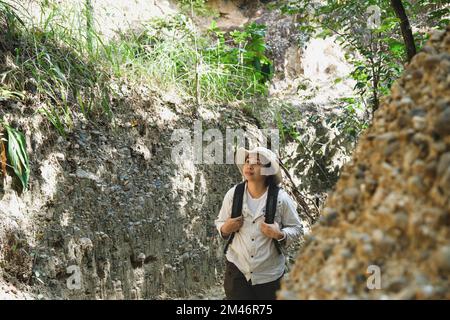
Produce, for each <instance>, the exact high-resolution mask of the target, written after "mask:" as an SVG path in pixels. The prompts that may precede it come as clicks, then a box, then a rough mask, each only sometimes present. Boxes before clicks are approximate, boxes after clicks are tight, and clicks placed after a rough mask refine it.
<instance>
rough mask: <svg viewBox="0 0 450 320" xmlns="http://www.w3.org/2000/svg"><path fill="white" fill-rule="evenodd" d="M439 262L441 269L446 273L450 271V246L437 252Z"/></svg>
mask: <svg viewBox="0 0 450 320" xmlns="http://www.w3.org/2000/svg"><path fill="white" fill-rule="evenodd" d="M437 262H438V264H439V267H440V268H442V269H443V270H445V271H450V246H444V247H441V248H440V249H439V251H438V252H437Z"/></svg>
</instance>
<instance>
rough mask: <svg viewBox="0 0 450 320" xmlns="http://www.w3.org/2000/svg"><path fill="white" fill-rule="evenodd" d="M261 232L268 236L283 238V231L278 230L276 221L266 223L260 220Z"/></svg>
mask: <svg viewBox="0 0 450 320" xmlns="http://www.w3.org/2000/svg"><path fill="white" fill-rule="evenodd" d="M261 232H262V233H263V234H264V235H265V236H266V237H269V238H273V239H276V240H281V239H283V238H284V233H283V232H282V231H281V230H280V226H279V225H278V223H276V222H275V223H272V224H268V223H265V222H261Z"/></svg>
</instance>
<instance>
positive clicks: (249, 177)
mask: <svg viewBox="0 0 450 320" xmlns="http://www.w3.org/2000/svg"><path fill="white" fill-rule="evenodd" d="M235 162H236V165H237V166H238V168H239V171H240V172H241V174H242V175H243V177H244V179H245V182H244V183H245V187H244V189H242V190H244V191H243V201H242V214H241V215H240V216H239V217H236V218H232V217H231V213H232V206H233V197H234V194H235V190H236V188H237V185H236V186H234V187H233V188H231V189H230V190H228V192H227V193H226V195H225V198H224V200H223V204H222V208H221V210H220V212H219V216H218V218H217V219H216V220H215V225H216V227H217V230H218V231H219V234H220V235H221V237H222V238H223V239H224V240H228V241H229V240H230V238H231V240H232V242H231V243H230V244H229V247H227V250H226V251H227V252H226V270H225V279H224V289H225V294H226V298H227V299H232V300H238V299H252V300H253V299H264V300H270V299H275V298H276V291H277V290H278V289H279V287H280V280H281V278H282V276H283V274H284V272H285V257H284V254H283V253H282V252H281V251H279V250H278V248H277V247H279V246H280V247H286V246H288V245H289V244H290V243H291V242H292V241H293V240H295V239H297V238H298V237H299V236H300V235H301V233H302V228H301V222H300V219H299V217H298V214H297V211H296V204H295V202H294V201H293V200H292V199H291V197H290V196H289V195H288V194H287V193H286V192H285V191H284V190H282V189H280V190H279V192H278V197H277V203H276V211H275V217H274V222H273V223H266V222H265V212H266V202H267V198H268V191H269V189H270V186H271V185H272V189H271V190H273V189H274V188H275V187H274V186H278V184H279V183H280V182H281V180H282V178H281V171H280V167H279V164H278V159H277V157H276V155H275V153H273V152H272V151H270V150H269V149H266V148H263V147H257V148H255V149H253V150H250V151H249V150H245V149H244V148H240V149H238V151H237V152H236V159H235ZM275 189H276V190H278V188H275ZM239 190H240V189H239ZM274 239H275V240H274ZM275 242H278V244H279V245H278V244H276V243H275Z"/></svg>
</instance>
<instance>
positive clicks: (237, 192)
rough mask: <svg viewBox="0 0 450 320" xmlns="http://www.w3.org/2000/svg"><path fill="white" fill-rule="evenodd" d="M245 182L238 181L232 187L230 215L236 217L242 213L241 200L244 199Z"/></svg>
mask: <svg viewBox="0 0 450 320" xmlns="http://www.w3.org/2000/svg"><path fill="white" fill-rule="evenodd" d="M244 190H245V182H241V183H239V184H238V185H237V186H236V188H235V189H234V195H233V207H232V209H231V217H232V218H237V217H239V216H240V215H241V214H242V202H243V199H244Z"/></svg>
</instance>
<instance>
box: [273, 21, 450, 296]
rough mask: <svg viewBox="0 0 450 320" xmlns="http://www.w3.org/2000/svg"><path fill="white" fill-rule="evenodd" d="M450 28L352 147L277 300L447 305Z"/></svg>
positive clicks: (429, 47) (449, 272)
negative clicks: (387, 300) (442, 301)
mask: <svg viewBox="0 0 450 320" xmlns="http://www.w3.org/2000/svg"><path fill="white" fill-rule="evenodd" d="M449 75H450V27H448V28H447V31H446V32H436V33H434V34H433V35H432V36H431V40H430V41H429V42H428V44H427V45H426V46H425V47H424V48H423V50H422V52H420V53H418V54H417V55H416V56H415V58H414V59H413V60H412V62H411V64H410V65H409V66H408V68H407V69H406V70H405V72H404V75H403V76H402V77H401V78H400V79H399V80H398V81H397V82H396V83H395V84H394V86H393V88H392V93H391V95H390V97H388V98H387V99H386V100H385V101H384V102H383V104H382V107H381V108H380V109H379V110H378V111H377V112H376V115H375V119H374V121H373V124H372V126H371V127H370V128H369V129H368V130H367V132H366V133H365V134H364V135H363V136H362V138H361V139H360V141H359V143H358V146H357V148H356V151H355V152H354V155H353V160H352V162H351V163H350V164H349V165H347V166H345V169H343V171H342V173H341V176H340V179H339V181H338V183H337V185H336V188H335V191H334V192H333V193H332V195H331V196H330V197H329V199H328V202H327V204H326V208H325V209H324V212H323V217H322V219H321V221H320V222H319V223H318V225H316V226H315V227H314V228H313V230H312V234H311V236H310V237H308V239H307V240H306V244H305V246H304V247H303V248H302V249H301V251H300V252H299V256H298V258H297V261H296V265H295V267H294V268H293V270H292V272H291V273H290V276H289V278H288V279H287V280H286V281H284V283H283V285H282V290H281V291H280V292H279V295H278V297H279V298H281V299H298V298H299V299H323V298H325V299H336V298H363V299H366V298H369V299H379V298H394V299H405V298H406V299H409V298H418V299H423V298H427V299H428V298H438V299H449V298H450V76H449Z"/></svg>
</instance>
